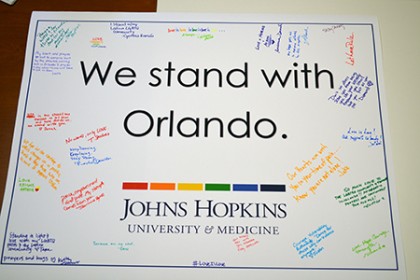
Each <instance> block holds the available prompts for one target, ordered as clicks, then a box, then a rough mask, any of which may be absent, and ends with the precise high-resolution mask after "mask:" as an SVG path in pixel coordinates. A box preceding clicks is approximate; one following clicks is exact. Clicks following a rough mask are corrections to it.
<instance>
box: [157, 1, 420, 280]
mask: <svg viewBox="0 0 420 280" xmlns="http://www.w3.org/2000/svg"><path fill="white" fill-rule="evenodd" d="M157 10H158V12H206V13H209V12H210V13H211V12H223V13H278V14H298V15H308V14H311V15H350V16H352V15H368V16H376V17H377V18H378V21H379V28H380V32H381V40H382V54H383V71H384V78H385V87H386V98H387V104H388V111H389V125H390V130H391V137H392V138H391V144H392V145H391V147H392V154H393V162H394V172H395V176H396V182H397V193H398V200H399V210H400V220H401V230H402V238H403V243H404V250H405V257H406V268H407V279H408V280H417V279H420V263H419V260H420V180H418V179H417V178H416V177H417V175H419V177H420V148H418V147H416V145H418V144H420V105H419V104H420V90H419V89H418V88H417V86H416V83H417V82H419V83H420V70H419V67H420V32H419V28H420V0H416V1H403V0H401V1H398V0H394V1H391V0H388V1H386V0H383V1H373V0H353V1H344V0H335V1H325V0H318V1H316V0H312V1H302V0H293V1H283V0H254V1H252V0H158V9H157ZM388 142H389V141H388Z"/></svg>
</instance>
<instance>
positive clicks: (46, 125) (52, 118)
mask: <svg viewBox="0 0 420 280" xmlns="http://www.w3.org/2000/svg"><path fill="white" fill-rule="evenodd" d="M26 119H27V121H28V127H29V128H37V129H38V130H40V131H50V130H57V128H59V127H62V126H63V125H65V124H67V123H68V122H70V113H52V114H35V113H28V114H26Z"/></svg>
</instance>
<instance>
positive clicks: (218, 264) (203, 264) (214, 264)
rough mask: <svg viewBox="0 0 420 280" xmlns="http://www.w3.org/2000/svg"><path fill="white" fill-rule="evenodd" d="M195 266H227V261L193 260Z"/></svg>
mask: <svg viewBox="0 0 420 280" xmlns="http://www.w3.org/2000/svg"><path fill="white" fill-rule="evenodd" d="M192 265H193V266H205V267H226V263H225V262H215V261H212V262H209V261H193V263H192Z"/></svg>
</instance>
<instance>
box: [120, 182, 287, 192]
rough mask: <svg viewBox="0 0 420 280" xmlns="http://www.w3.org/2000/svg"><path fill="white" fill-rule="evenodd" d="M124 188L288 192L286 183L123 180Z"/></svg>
mask: <svg viewBox="0 0 420 280" xmlns="http://www.w3.org/2000/svg"><path fill="white" fill-rule="evenodd" d="M122 189H123V190H151V191H176V190H177V191H224V192H226V191H227V192H229V191H234V192H258V191H260V192H286V185H284V184H242V183H241V184H228V183H205V184H203V183H169V182H168V183H158V182H150V183H147V182H123V183H122Z"/></svg>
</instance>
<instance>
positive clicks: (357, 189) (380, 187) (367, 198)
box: [335, 177, 387, 208]
mask: <svg viewBox="0 0 420 280" xmlns="http://www.w3.org/2000/svg"><path fill="white" fill-rule="evenodd" d="M386 182H387V178H380V177H378V178H376V179H372V180H369V181H366V182H364V183H363V184H358V185H354V186H352V187H351V188H348V187H346V188H344V193H342V194H340V195H336V196H335V199H336V200H337V201H338V202H339V203H340V204H344V205H345V206H350V205H351V206H353V207H358V206H359V207H363V208H369V207H371V206H373V205H375V204H378V203H380V202H381V201H382V200H385V197H384V196H380V197H377V195H378V196H379V193H383V192H384V191H385V190H386Z"/></svg>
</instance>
